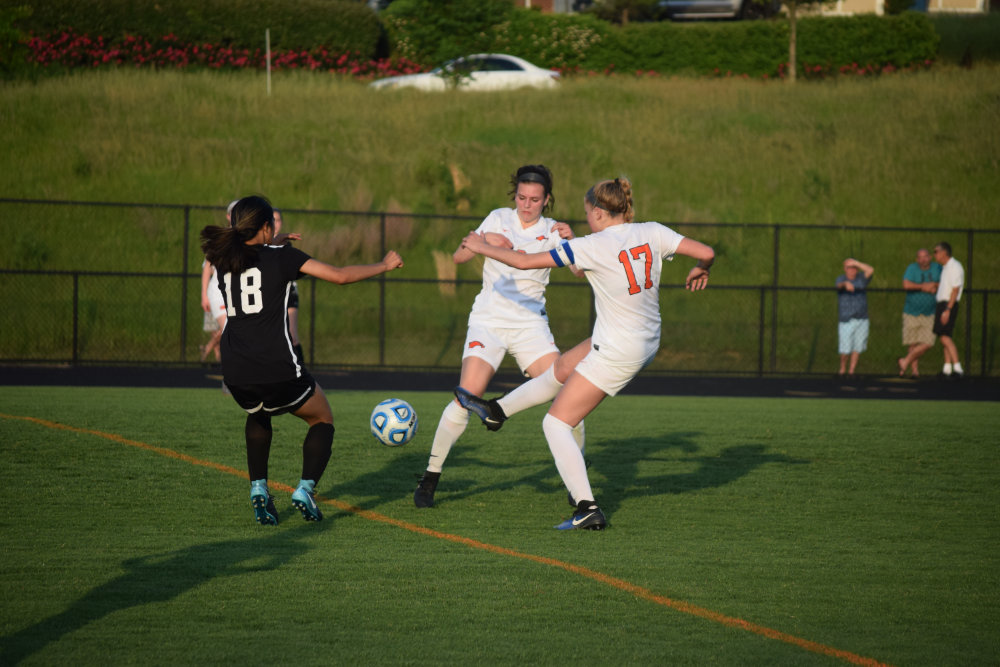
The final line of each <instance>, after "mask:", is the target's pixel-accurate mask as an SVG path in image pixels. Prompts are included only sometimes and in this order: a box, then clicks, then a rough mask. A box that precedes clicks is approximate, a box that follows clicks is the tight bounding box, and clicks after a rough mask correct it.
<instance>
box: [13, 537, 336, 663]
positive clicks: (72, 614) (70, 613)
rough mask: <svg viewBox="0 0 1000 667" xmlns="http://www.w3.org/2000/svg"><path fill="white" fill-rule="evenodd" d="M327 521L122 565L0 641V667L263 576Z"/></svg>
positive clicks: (301, 548) (298, 550) (304, 546)
mask: <svg viewBox="0 0 1000 667" xmlns="http://www.w3.org/2000/svg"><path fill="white" fill-rule="evenodd" d="M329 523H330V522H323V523H319V524H308V525H306V526H301V527H297V528H294V529H291V530H279V529H275V528H270V527H268V528H265V527H261V530H262V532H266V534H265V535H263V536H261V537H259V538H258V537H254V538H249V539H240V540H229V541H225V542H209V543H206V544H198V545H195V546H190V547H185V548H183V549H178V550H176V551H168V552H165V553H160V554H152V555H149V556H142V557H139V558H130V559H128V560H126V561H123V562H122V564H121V569H123V570H124V571H125V572H124V573H123V574H121V575H119V576H117V577H115V578H114V579H111V580H110V581H108V582H106V583H104V584H101V585H100V586H97V587H96V588H93V589H91V590H90V592H88V593H87V594H86V595H84V596H83V597H81V598H80V599H79V600H77V601H75V602H73V603H72V604H71V605H70V606H69V607H68V608H67V609H66V610H65V611H63V612H61V613H59V614H56V615H54V616H50V617H49V618H46V619H44V620H41V621H39V622H38V623H35V624H33V625H30V626H28V627H26V628H24V629H23V630H20V631H18V632H15V633H14V634H11V635H8V636H6V637H3V638H0V665H15V664H17V663H19V662H21V661H22V660H24V659H26V658H28V657H29V656H31V655H32V654H34V653H37V652H38V651H40V650H42V649H44V648H45V647H46V646H48V645H49V644H53V643H56V642H58V641H59V640H60V639H62V638H63V637H64V636H66V635H68V634H70V633H72V632H75V631H76V630H79V629H80V628H82V627H84V626H86V625H88V624H90V623H93V622H95V621H99V620H100V619H102V618H104V617H106V616H109V615H110V614H114V613H115V612H118V611H121V610H123V609H128V608H131V607H141V606H145V605H148V604H155V603H158V602H166V601H169V600H172V599H174V598H176V597H177V596H179V595H182V594H184V593H187V592H188V591H190V590H193V589H195V588H197V587H198V586H201V585H202V584H205V583H207V582H209V581H211V580H213V579H218V578H219V577H231V576H239V575H242V574H247V573H250V572H267V571H271V570H276V569H278V568H279V567H281V566H282V565H284V564H286V563H288V562H289V561H291V560H293V559H294V558H296V557H297V556H301V555H302V554H304V553H305V552H306V551H307V550H308V549H309V547H308V545H307V544H306V543H305V542H304V539H303V538H305V537H308V536H311V535H314V534H315V532H316V531H317V530H325V529H326V528H327V527H328V524H329Z"/></svg>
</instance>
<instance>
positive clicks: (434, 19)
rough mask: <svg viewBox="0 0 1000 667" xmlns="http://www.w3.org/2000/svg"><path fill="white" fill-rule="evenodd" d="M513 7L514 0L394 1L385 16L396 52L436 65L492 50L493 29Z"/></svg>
mask: <svg viewBox="0 0 1000 667" xmlns="http://www.w3.org/2000/svg"><path fill="white" fill-rule="evenodd" d="M513 10H514V3H513V0H395V1H394V2H393V3H392V4H390V5H389V7H388V8H387V9H386V10H385V11H384V12H382V17H383V20H384V21H385V24H386V27H387V29H388V31H389V37H390V39H391V40H392V43H393V50H394V51H395V52H396V55H399V56H403V57H405V58H409V59H410V60H413V61H415V62H418V63H422V64H424V65H437V64H439V63H441V62H443V61H445V60H450V59H452V58H456V57H458V56H464V55H468V54H470V53H477V52H481V51H489V50H491V47H492V45H493V41H494V38H493V34H492V29H493V28H494V27H496V26H497V25H499V24H500V23H503V22H504V21H505V20H506V19H507V18H508V17H509V15H510V13H511V12H512V11H513Z"/></svg>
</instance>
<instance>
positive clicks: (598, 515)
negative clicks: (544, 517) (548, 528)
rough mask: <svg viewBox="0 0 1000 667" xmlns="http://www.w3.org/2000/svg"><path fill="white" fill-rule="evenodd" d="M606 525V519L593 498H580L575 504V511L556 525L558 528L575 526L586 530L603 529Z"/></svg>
mask: <svg viewBox="0 0 1000 667" xmlns="http://www.w3.org/2000/svg"><path fill="white" fill-rule="evenodd" d="M607 525H608V520H607V519H605V518H604V512H602V511H601V508H600V507H598V506H597V503H595V502H594V501H593V500H581V501H580V504H579V505H577V506H576V512H574V513H573V516H572V518H569V519H566V520H565V521H563V522H562V523H561V524H559V525H558V526H556V528H558V529H559V530H573V529H575V528H586V529H587V530H604V529H605V527H607Z"/></svg>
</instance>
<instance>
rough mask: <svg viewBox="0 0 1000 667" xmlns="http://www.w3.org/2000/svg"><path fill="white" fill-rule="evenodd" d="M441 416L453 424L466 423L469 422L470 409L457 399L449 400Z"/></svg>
mask: <svg viewBox="0 0 1000 667" xmlns="http://www.w3.org/2000/svg"><path fill="white" fill-rule="evenodd" d="M441 417H443V418H444V419H447V420H448V421H450V422H451V423H452V424H456V425H463V426H464V425H465V424H468V423H469V411H468V410H466V409H465V408H463V407H462V406H461V405H459V404H458V403H457V402H455V401H449V402H448V405H447V406H446V407H445V409H444V411H443V412H442V413H441Z"/></svg>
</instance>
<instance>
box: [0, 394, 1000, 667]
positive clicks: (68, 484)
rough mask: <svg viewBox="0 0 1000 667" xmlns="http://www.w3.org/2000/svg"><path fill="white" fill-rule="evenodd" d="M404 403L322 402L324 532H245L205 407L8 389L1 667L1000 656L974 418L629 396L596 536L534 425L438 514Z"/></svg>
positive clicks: (464, 479)
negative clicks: (583, 526) (584, 526)
mask: <svg viewBox="0 0 1000 667" xmlns="http://www.w3.org/2000/svg"><path fill="white" fill-rule="evenodd" d="M390 395H392V392H378V393H373V392H330V394H329V397H330V400H331V404H332V405H333V409H334V414H335V418H336V426H337V436H336V438H335V441H334V457H333V459H332V461H331V466H330V468H329V469H328V471H327V473H326V476H325V477H324V478H323V479H322V480H321V482H320V483H319V485H318V487H317V488H318V492H319V494H320V495H321V496H322V497H323V501H322V507H323V509H324V511H325V512H326V515H327V520H325V521H323V522H322V523H319V524H314V523H306V522H304V521H302V519H301V517H300V516H299V515H298V513H297V512H294V511H293V510H292V508H291V504H290V502H289V494H290V492H291V488H289V486H290V485H294V484H295V482H296V481H297V480H298V477H299V461H300V458H299V449H300V443H301V438H302V436H303V435H304V433H305V426H304V424H302V422H299V421H298V420H296V419H294V418H292V417H283V418H279V419H277V420H275V442H274V446H273V449H272V454H271V479H272V491H275V490H276V491H277V494H276V495H277V496H278V509H279V512H280V513H281V518H282V522H281V524H280V525H279V526H277V527H274V528H270V527H269V528H265V527H260V526H258V525H256V524H255V523H254V521H253V513H252V511H251V509H250V507H249V502H248V492H249V485H248V483H247V482H246V480H245V479H244V472H243V470H244V453H243V447H242V424H243V418H242V414H241V412H240V410H239V409H238V408H237V407H236V406H235V404H234V403H233V402H232V400H231V399H230V398H229V397H227V396H224V395H222V393H221V392H219V391H212V390H204V389H169V390H167V389H104V388H47V387H0V484H2V488H3V489H4V492H5V500H6V503H5V511H4V513H3V517H2V519H0V521H2V541H0V585H2V589H3V592H4V593H3V596H2V601H0V664H2V665H13V664H22V663H23V664H26V665H55V664H76V665H87V664H102V665H121V664H144V665H145V664H154V665H174V664H199V665H214V664H220V665H221V664H227V665H228V664H249V665H256V664H296V665H340V664H353V665H373V664H379V665H382V664H392V665H396V664H407V665H430V664H484V665H486V664H489V665H501V664H503V665H506V664H510V665H513V664H518V665H521V664H553V665H557V664H558V665H569V664H581V665H625V664H649V665H652V664H656V665H687V664H693V665H703V664H724V665H733V664H739V665H745V664H753V665H813V664H815V665H832V664H841V663H848V664H897V665H935V666H936V665H985V664H996V663H997V662H998V661H1000V643H998V639H997V637H998V636H1000V633H998V629H1000V602H998V600H1000V597H998V595H997V588H998V586H997V584H998V581H1000V567H998V565H1000V562H998V561H1000V559H998V556H997V552H998V546H1000V521H998V512H997V507H998V506H1000V465H998V463H1000V461H998V454H997V436H996V434H997V432H998V430H1000V411H998V410H997V409H996V405H995V404H991V403H961V402H921V401H882V400H820V399H738V398H668V397H653V396H623V397H618V398H614V399H609V401H608V402H607V403H606V404H605V405H603V406H601V407H600V408H599V409H598V410H597V412H595V413H594V414H593V415H592V416H591V417H590V418H589V419H588V421H587V433H588V443H589V445H588V450H587V458H588V459H589V460H590V461H591V467H590V475H591V480H592V483H593V485H594V489H595V492H596V494H597V497H598V500H599V501H600V503H601V505H602V507H603V508H604V510H605V512H606V513H607V515H608V518H609V521H610V527H609V529H608V530H606V531H604V532H603V533H592V532H575V531H573V532H568V533H563V532H560V531H556V530H553V529H552V526H554V525H555V524H556V523H557V522H558V521H560V520H561V519H562V518H565V517H566V516H568V514H569V509H570V508H569V506H568V505H567V504H566V500H565V497H566V494H565V490H564V489H563V488H562V486H561V484H560V481H559V478H558V475H557V473H556V471H555V467H554V465H553V464H552V461H551V458H550V455H549V452H548V449H547V447H546V446H545V443H544V440H543V438H542V436H541V428H540V421H541V417H542V414H543V410H542V409H541V408H536V409H535V410H533V411H531V412H527V413H523V414H521V415H518V416H517V417H515V418H514V419H512V420H511V421H509V422H508V423H507V424H506V425H505V426H504V429H503V430H502V431H501V432H499V433H488V432H486V431H485V429H483V428H482V427H481V426H479V425H478V423H473V424H470V427H469V429H468V430H467V432H466V435H465V437H464V438H463V439H462V440H461V441H460V442H459V444H458V445H457V446H456V447H455V449H454V450H453V451H452V454H451V457H450V458H449V460H448V464H447V465H446V467H445V473H444V475H443V476H442V480H441V485H440V486H439V489H438V493H437V500H438V504H437V506H436V507H434V508H432V509H425V510H417V509H415V508H414V507H413V503H412V499H411V497H412V492H413V489H414V487H415V484H416V476H417V475H419V473H420V472H421V471H422V470H423V468H424V465H425V463H426V457H427V453H428V451H429V447H430V441H431V437H432V435H433V431H434V428H435V426H436V424H437V420H438V417H439V414H440V411H441V409H442V408H443V407H444V405H445V403H446V401H447V400H448V395H447V394H444V393H437V392H412V393H408V394H405V395H403V396H402V397H403V398H406V399H407V400H409V401H410V402H411V403H412V404H413V405H414V407H415V408H416V409H417V411H418V414H419V415H420V420H421V427H420V431H419V433H418V434H417V436H416V438H415V439H414V440H413V441H412V442H411V443H410V444H408V445H406V446H405V447H402V448H398V449H390V448H386V447H383V446H382V445H380V444H378V443H376V442H375V440H374V439H373V438H372V437H371V436H370V435H369V433H368V426H367V417H368V414H369V412H370V411H371V408H372V407H373V406H374V405H375V403H377V402H378V401H379V400H381V399H383V398H387V397H389V396H390Z"/></svg>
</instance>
